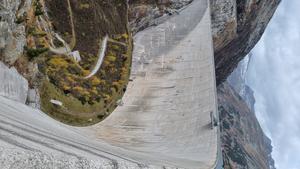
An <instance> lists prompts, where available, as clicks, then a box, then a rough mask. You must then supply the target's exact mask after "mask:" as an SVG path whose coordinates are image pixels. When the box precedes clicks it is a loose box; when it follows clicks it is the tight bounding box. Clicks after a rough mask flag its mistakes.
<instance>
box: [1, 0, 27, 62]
mask: <svg viewBox="0 0 300 169" xmlns="http://www.w3.org/2000/svg"><path fill="white" fill-rule="evenodd" d="M30 5H31V0H23V1H21V0H1V2H0V60H1V61H4V62H5V63H7V64H10V65H12V64H14V63H15V61H16V60H17V59H18V58H19V57H20V56H21V55H22V54H23V48H24V46H25V44H26V38H25V25H24V24H22V23H21V20H22V19H23V16H24V15H25V13H26V11H27V10H28V9H29V8H30Z"/></svg>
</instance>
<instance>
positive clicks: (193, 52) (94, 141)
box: [0, 0, 220, 169]
mask: <svg viewBox="0 0 300 169" xmlns="http://www.w3.org/2000/svg"><path fill="white" fill-rule="evenodd" d="M210 22H211V20H210V9H209V3H208V1H207V0H195V1H194V2H193V3H192V4H191V5H189V6H188V7H187V8H186V9H185V10H183V11H182V12H181V13H179V14H178V15H174V16H172V17H171V18H170V19H169V20H168V21H166V22H164V23H162V24H160V25H158V26H155V27H151V28H149V29H147V30H145V31H143V32H140V33H138V34H137V35H136V36H135V49H134V52H133V53H134V55H133V63H132V74H131V77H130V78H131V81H130V83H129V85H128V88H127V91H126V93H125V95H124V97H123V99H122V102H123V103H122V104H120V105H119V106H118V107H117V108H116V110H115V111H114V112H113V113H112V114H111V115H110V116H109V117H108V118H106V119H105V120H104V121H103V122H101V123H99V124H96V125H93V126H89V127H71V126H67V125H64V124H62V123H60V122H57V121H55V120H53V119H51V118H50V117H48V116H47V115H45V114H44V113H43V112H40V111H39V110H36V109H32V108H30V107H28V106H26V105H24V104H22V103H18V102H16V101H13V100H10V99H7V98H4V97H0V117H1V118H0V166H1V168H13V169H17V168H51V169H52V168H63V169H74V168H86V169H90V168H127V169H134V168H187V169H193V168H195V169H196V168H197V169H213V168H216V167H217V165H218V164H219V162H218V158H219V156H220V152H219V151H220V147H219V139H218V137H219V129H218V127H215V128H213V129H212V128H211V112H213V113H214V116H216V117H218V115H217V102H216V83H215V72H214V56H213V46H212V35H211V23H210Z"/></svg>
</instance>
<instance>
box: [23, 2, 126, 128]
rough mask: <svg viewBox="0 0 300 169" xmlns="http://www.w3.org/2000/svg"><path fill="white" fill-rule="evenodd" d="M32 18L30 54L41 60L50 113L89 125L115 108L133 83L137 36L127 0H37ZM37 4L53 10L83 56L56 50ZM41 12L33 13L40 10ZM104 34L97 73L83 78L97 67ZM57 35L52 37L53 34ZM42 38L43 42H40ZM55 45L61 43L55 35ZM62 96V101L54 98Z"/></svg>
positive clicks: (55, 24)
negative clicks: (131, 28)
mask: <svg viewBox="0 0 300 169" xmlns="http://www.w3.org/2000/svg"><path fill="white" fill-rule="evenodd" d="M36 2H37V3H33V4H34V5H35V7H34V8H33V9H34V10H33V11H32V15H31V17H30V18H31V19H29V20H28V22H27V25H28V26H27V39H28V43H27V56H28V58H30V59H31V60H32V61H34V62H37V63H38V67H39V71H40V72H41V73H42V74H43V76H42V77H41V78H40V79H39V81H40V82H39V91H40V96H41V108H42V110H43V111H44V112H46V113H47V114H49V115H50V116H51V117H53V118H55V119H57V120H59V121H61V122H64V123H66V124H70V125H76V126H86V125H91V124H95V123H98V122H100V121H101V120H103V119H104V118H105V117H107V116H108V115H109V114H110V113H111V112H112V111H113V110H114V109H115V108H116V107H117V101H118V100H120V99H121V98H122V96H123V94H124V92H125V91H126V86H127V84H128V79H129V74H130V66H131V55H132V53H131V52H132V38H131V35H130V33H129V31H128V25H127V5H126V1H124V0H114V1H111V0H101V1H94V0H76V1H75V0H45V1H42V0H36ZM38 3H41V4H44V5H45V6H46V7H47V9H48V12H47V13H48V16H49V17H50V20H51V26H52V28H53V30H54V31H55V32H56V33H58V34H59V35H60V36H61V37H63V39H64V40H65V41H66V42H67V43H68V44H69V45H70V47H71V50H72V51H75V50H77V51H79V52H80V55H81V58H82V60H81V61H80V62H78V63H77V62H76V61H75V60H74V59H72V58H71V57H69V56H66V55H57V54H54V53H51V52H50V51H48V50H47V49H48V48H49V44H50V39H51V36H48V34H47V32H43V30H42V29H41V28H40V26H38V24H37V23H38V21H40V18H39V17H43V15H44V14H43V13H42V12H41V11H40V10H39V9H37V7H38V8H40V5H36V4H38ZM36 11H38V15H34V14H35V13H37V12H36ZM105 35H108V36H109V41H108V44H107V48H106V53H105V58H104V61H103V64H102V66H101V68H100V70H99V71H98V72H97V74H96V75H95V76H93V77H91V78H89V79H85V78H84V77H85V76H86V75H88V74H89V73H90V71H91V70H92V69H93V67H94V66H95V64H96V62H97V59H98V54H99V52H100V49H99V48H100V46H99V44H101V42H102V40H103V38H104V36H105ZM52 38H53V37H52ZM38 42H41V43H42V45H41V44H38ZM53 43H54V44H55V45H56V46H61V44H59V42H58V41H57V39H53ZM51 99H53V100H58V101H60V102H62V103H63V106H57V105H54V104H52V103H50V100H51Z"/></svg>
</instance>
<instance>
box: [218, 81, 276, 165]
mask: <svg viewBox="0 0 300 169" xmlns="http://www.w3.org/2000/svg"><path fill="white" fill-rule="evenodd" d="M218 103H219V112H220V120H221V122H220V124H221V141H222V149H223V159H224V164H225V169H274V168H275V167H274V160H273V159H272V156H271V152H272V146H271V141H270V139H269V138H267V137H266V136H265V134H264V132H263V131H262V129H261V127H260V125H259V123H258V120H257V119H256V117H255V113H254V112H253V111H251V110H250V109H249V108H248V106H247V104H246V103H245V102H244V101H243V99H242V98H241V97H240V96H239V94H238V93H237V92H236V91H235V90H234V89H233V87H232V86H230V85H229V84H228V83H227V82H225V83H224V84H222V85H220V86H219V87H218Z"/></svg>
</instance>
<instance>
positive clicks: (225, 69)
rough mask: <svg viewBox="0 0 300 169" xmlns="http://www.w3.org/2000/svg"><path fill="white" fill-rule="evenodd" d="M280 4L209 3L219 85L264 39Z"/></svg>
mask: <svg viewBox="0 0 300 169" xmlns="http://www.w3.org/2000/svg"><path fill="white" fill-rule="evenodd" d="M280 1H281V0H260V1H257V0H212V1H210V2H211V10H212V11H211V12H212V28H213V30H212V31H213V39H214V48H215V64H216V76H217V84H218V85H219V84H221V83H222V82H224V81H225V80H226V79H227V77H228V76H229V75H230V73H231V72H232V71H233V70H234V69H235V68H236V67H237V65H238V63H239V62H240V61H241V60H242V59H243V58H244V57H245V56H246V55H247V54H248V53H249V52H250V50H251V49H252V48H253V47H254V46H255V44H256V43H257V42H258V40H259V39H260V38H261V36H262V34H263V32H264V30H265V28H266V27H267V25H268V23H269V21H270V19H271V18H272V16H273V14H274V12H275V10H276V9H277V6H278V5H279V3H280Z"/></svg>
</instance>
